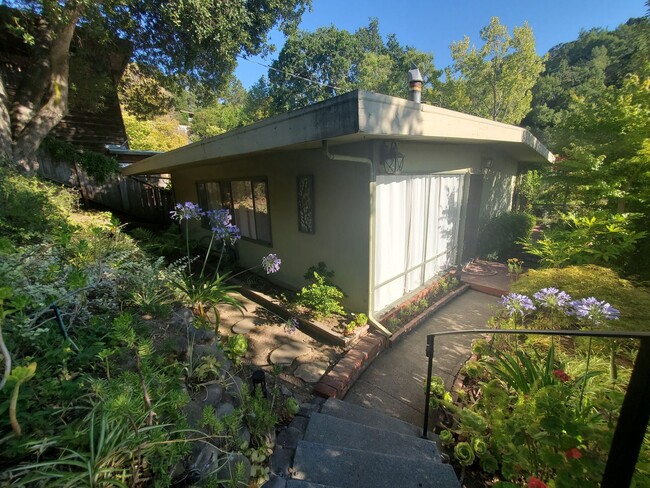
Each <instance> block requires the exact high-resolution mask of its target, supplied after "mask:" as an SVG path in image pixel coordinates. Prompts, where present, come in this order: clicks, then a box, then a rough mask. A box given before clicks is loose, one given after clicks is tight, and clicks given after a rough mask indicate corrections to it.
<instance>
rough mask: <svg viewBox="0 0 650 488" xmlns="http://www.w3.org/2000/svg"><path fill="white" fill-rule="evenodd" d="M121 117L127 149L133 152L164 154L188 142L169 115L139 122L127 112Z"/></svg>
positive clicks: (185, 134)
mask: <svg viewBox="0 0 650 488" xmlns="http://www.w3.org/2000/svg"><path fill="white" fill-rule="evenodd" d="M122 117H123V119H124V127H125V128H126V133H127V135H128V137H129V148H130V149H133V150H135V151H162V152H165V151H171V150H172V149H176V148H177V147H181V146H184V145H186V144H189V142H190V141H189V138H188V136H187V133H185V132H184V131H182V130H181V129H180V127H179V126H178V120H176V119H175V118H174V117H172V116H171V115H170V114H166V115H157V116H155V117H153V118H152V119H150V120H141V119H140V118H138V117H136V116H134V115H131V114H130V113H128V112H123V114H122Z"/></svg>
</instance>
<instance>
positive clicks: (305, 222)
mask: <svg viewBox="0 0 650 488" xmlns="http://www.w3.org/2000/svg"><path fill="white" fill-rule="evenodd" d="M297 182H298V230H299V231H300V232H305V233H307V234H314V233H315V232H316V231H315V228H314V177H313V176H312V175H302V176H298V179H297Z"/></svg>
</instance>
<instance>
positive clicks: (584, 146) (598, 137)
mask: <svg viewBox="0 0 650 488" xmlns="http://www.w3.org/2000/svg"><path fill="white" fill-rule="evenodd" d="M554 131H555V132H556V136H555V138H556V140H557V147H558V149H559V150H560V152H561V154H562V159H561V161H560V162H558V163H557V164H556V168H555V171H554V172H553V173H552V175H551V176H552V178H550V183H551V184H552V185H554V187H555V190H554V191H555V192H556V194H559V195H563V196H564V202H568V201H575V202H578V203H580V204H583V205H586V206H589V207H591V208H593V207H600V206H605V207H606V208H609V209H610V210H616V212H618V213H625V212H629V211H630V210H632V211H635V210H636V211H638V210H645V211H646V212H647V197H648V195H650V178H648V171H649V170H650V139H648V137H647V135H648V133H649V132H650V78H649V77H648V76H647V75H646V76H645V77H643V76H639V75H636V74H634V75H630V76H629V77H627V78H625V80H624V81H623V83H622V86H620V87H617V86H609V87H607V88H606V89H604V90H602V91H600V92H598V93H595V94H593V95H591V96H587V97H577V96H576V97H574V98H573V99H572V101H571V103H570V104H569V106H568V109H567V111H566V112H565V113H564V115H563V117H562V119H561V121H560V122H559V123H558V124H557V126H556V127H555V129H554ZM614 134H615V135H616V137H615V138H614V139H612V136H613V135H614Z"/></svg>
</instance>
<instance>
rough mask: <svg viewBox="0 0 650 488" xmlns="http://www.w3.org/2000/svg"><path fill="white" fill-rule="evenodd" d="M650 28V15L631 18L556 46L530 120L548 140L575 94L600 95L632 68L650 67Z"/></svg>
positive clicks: (535, 96)
mask: <svg viewBox="0 0 650 488" xmlns="http://www.w3.org/2000/svg"><path fill="white" fill-rule="evenodd" d="M649 29H650V22H649V21H648V19H647V18H637V19H630V20H629V21H628V22H626V23H625V24H622V25H620V26H618V27H617V28H616V29H614V30H612V31H608V30H606V29H602V28H594V29H588V30H583V31H581V32H580V34H579V35H578V38H577V39H576V40H575V41H571V42H566V43H562V44H559V45H557V46H554V47H552V48H551V49H550V50H549V53H548V55H547V59H546V60H545V67H546V69H545V72H544V73H542V75H541V76H540V78H539V80H538V82H537V83H536V84H535V87H534V88H533V103H532V110H531V112H530V113H529V114H528V115H527V116H526V119H525V120H524V123H525V125H527V126H529V127H531V129H532V130H533V132H534V133H535V135H537V136H538V137H539V136H541V137H542V138H543V139H544V140H547V139H548V135H549V129H552V128H553V127H554V126H555V125H556V124H557V123H558V121H559V120H560V119H561V117H562V115H563V112H564V111H566V110H567V109H568V107H569V104H570V103H571V98H572V96H573V95H577V96H580V97H591V96H596V95H598V94H599V93H602V91H603V90H604V89H605V87H606V86H621V84H622V82H623V80H624V79H625V77H626V76H627V75H628V74H630V73H639V74H641V73H644V72H646V73H647V60H648V58H649V56H648V45H647V38H648V31H649Z"/></svg>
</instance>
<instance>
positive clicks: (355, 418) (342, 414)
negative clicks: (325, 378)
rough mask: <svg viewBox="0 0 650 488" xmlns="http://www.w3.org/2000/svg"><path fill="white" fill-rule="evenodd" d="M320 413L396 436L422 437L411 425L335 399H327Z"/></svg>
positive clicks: (419, 430)
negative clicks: (385, 431)
mask: <svg viewBox="0 0 650 488" xmlns="http://www.w3.org/2000/svg"><path fill="white" fill-rule="evenodd" d="M321 413H324V414H326V415H331V416H332V417H338V418H340V419H344V420H350V421H351V422H356V423H357V424H362V425H367V426H368V427H375V428H378V429H385V430H389V431H391V432H396V433H398V434H404V435H411V436H415V437H420V436H421V435H422V429H420V428H419V427H417V426H415V425H413V424H409V423H408V422H404V421H403V420H399V419H396V418H395V417H391V416H390V415H386V414H384V413H380V412H377V411H376V410H372V409H369V408H365V407H360V406H358V405H353V404H352V403H348V402H344V401H341V400H336V399H335V398H329V399H328V400H327V401H326V402H325V403H324V404H323V407H322V408H321Z"/></svg>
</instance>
